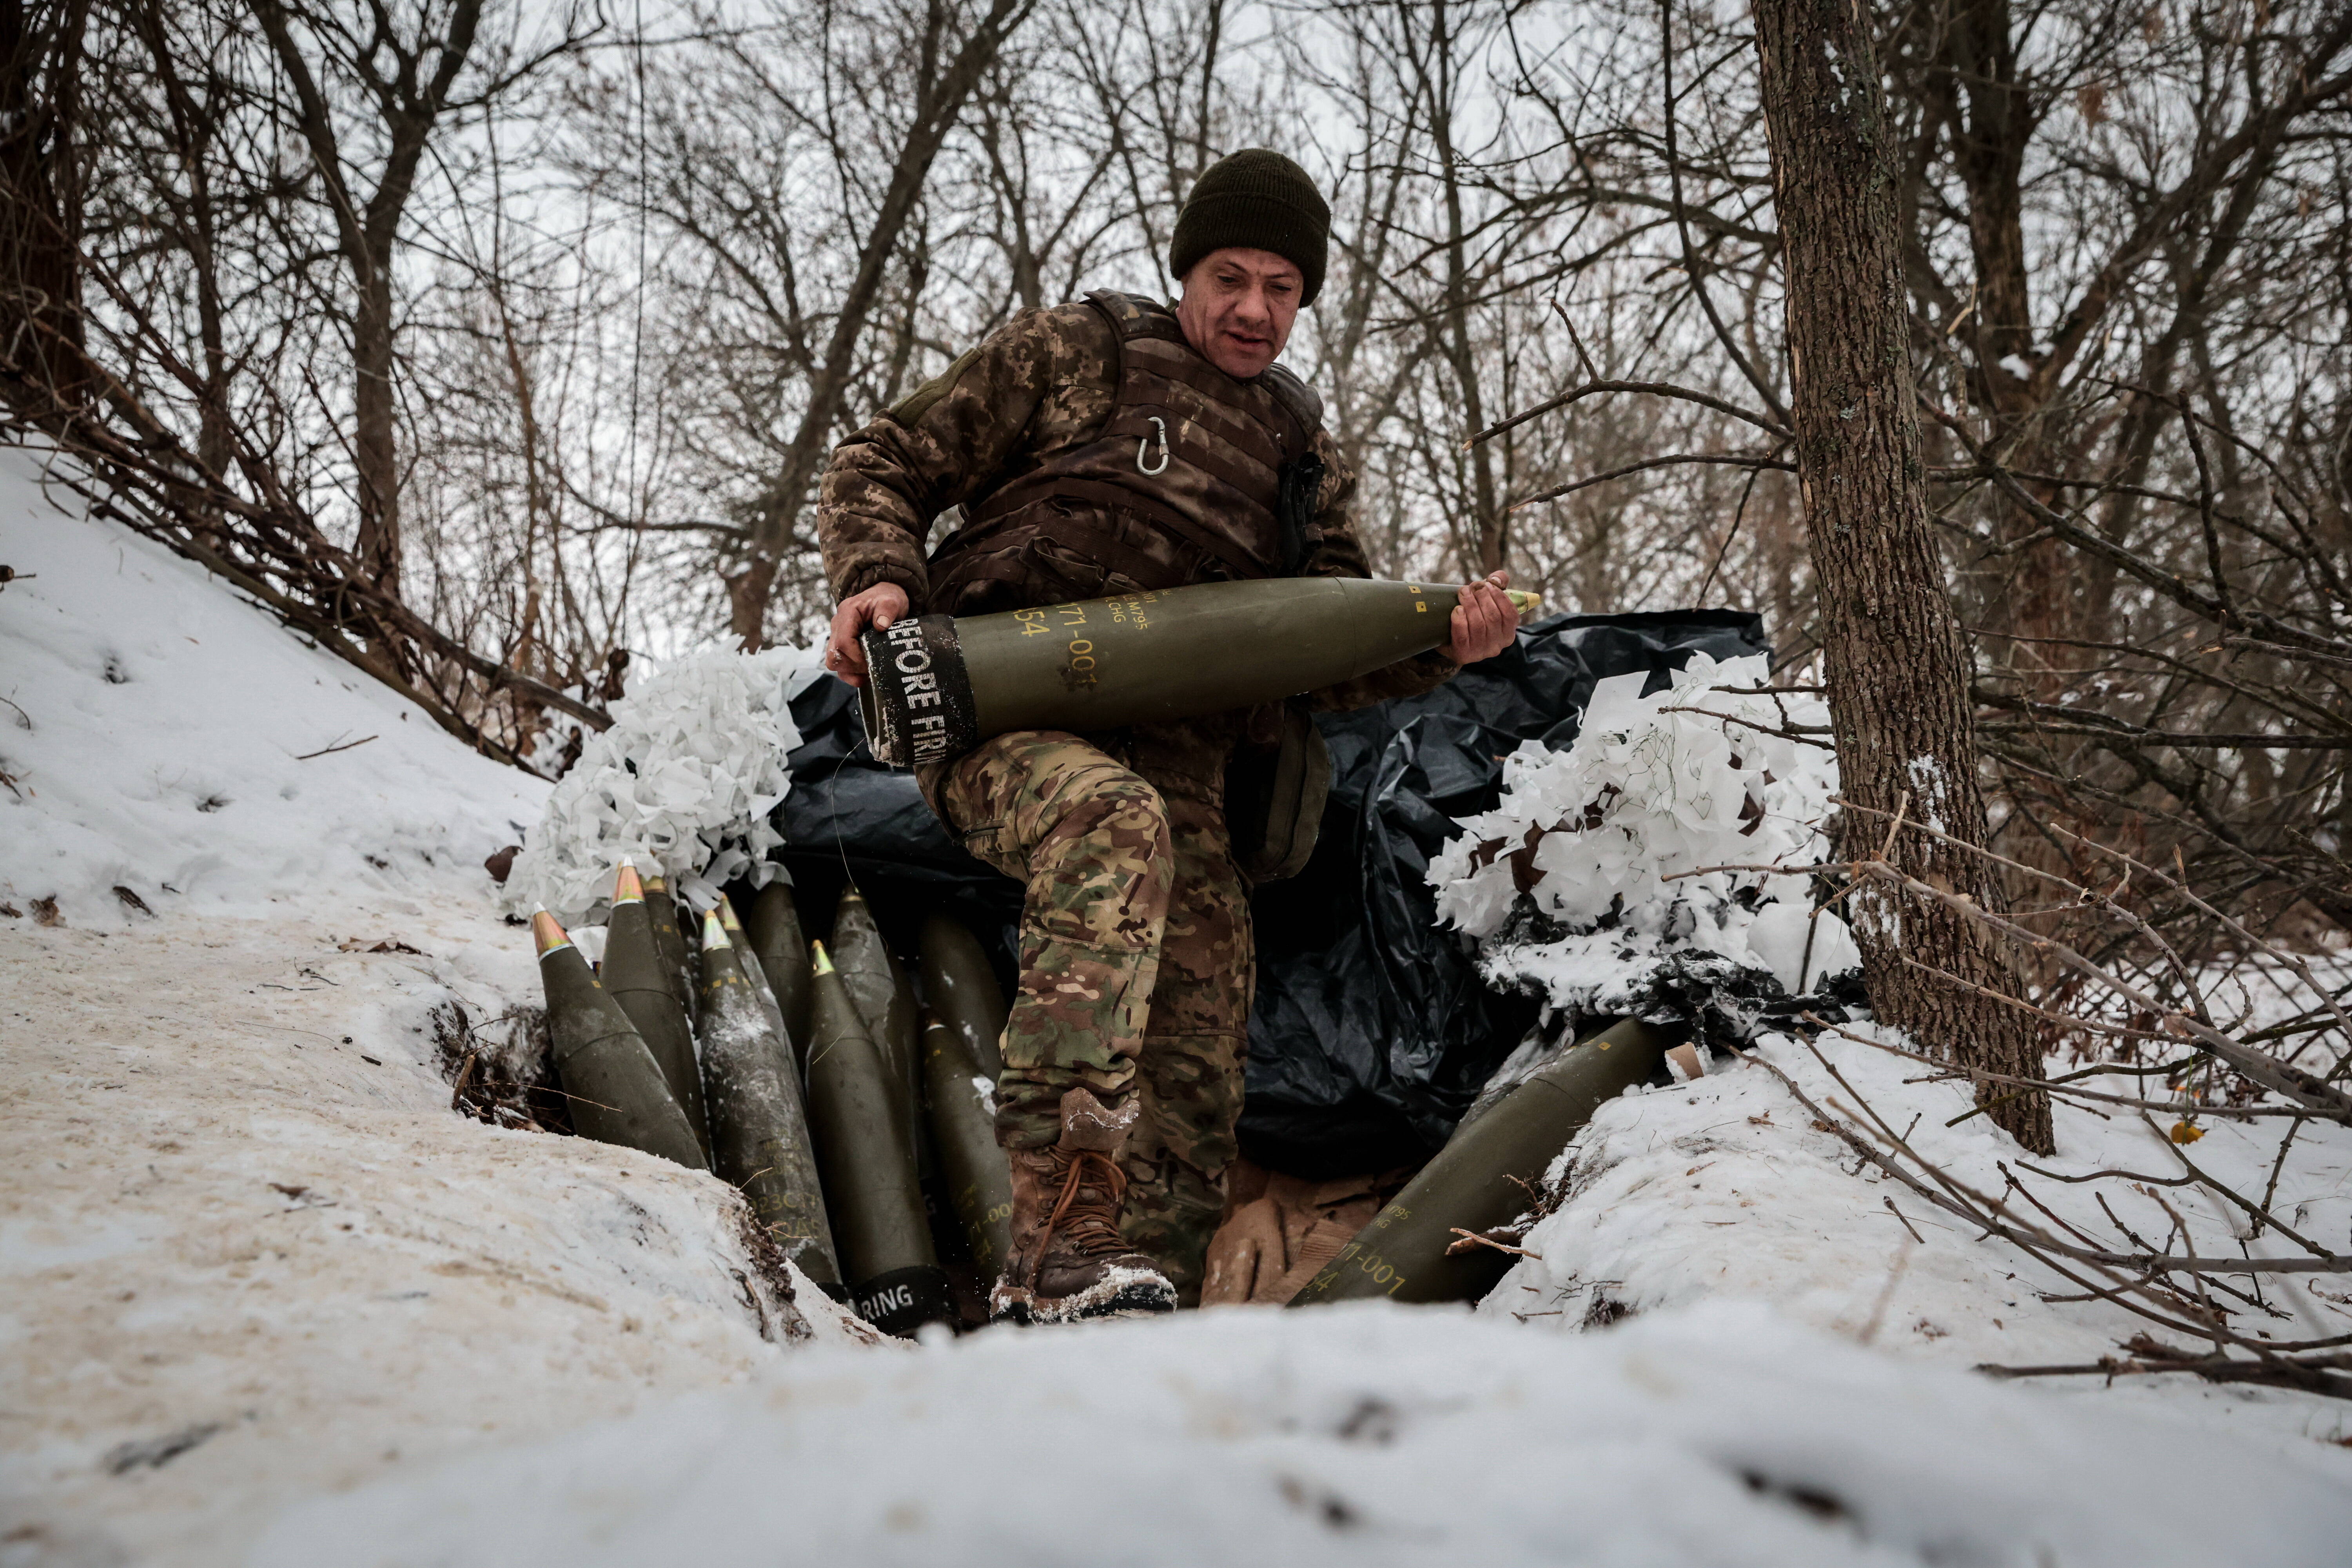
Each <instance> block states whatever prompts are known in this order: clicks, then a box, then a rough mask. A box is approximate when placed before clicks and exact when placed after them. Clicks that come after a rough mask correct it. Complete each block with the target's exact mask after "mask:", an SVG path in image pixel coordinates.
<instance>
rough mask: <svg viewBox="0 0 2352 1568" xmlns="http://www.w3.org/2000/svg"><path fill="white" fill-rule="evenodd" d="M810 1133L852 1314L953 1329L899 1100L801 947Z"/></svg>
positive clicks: (817, 950) (870, 1047) (822, 961)
mask: <svg viewBox="0 0 2352 1568" xmlns="http://www.w3.org/2000/svg"><path fill="white" fill-rule="evenodd" d="M809 959H810V962H809V969H810V978H811V980H812V982H813V990H814V995H813V997H812V1002H811V1008H810V1012H811V1017H812V1020H813V1021H812V1023H811V1025H810V1027H809V1061H808V1110H809V1128H810V1131H812V1132H813V1133H814V1136H815V1142H816V1159H817V1171H818V1173H819V1174H820V1175H821V1176H822V1177H823V1178H824V1197H825V1208H826V1212H827V1213H828V1214H829V1215H831V1217H832V1221H833V1239H834V1246H835V1255H836V1256H837V1257H838V1258H840V1261H841V1275H842V1278H843V1279H845V1281H847V1282H848V1289H849V1300H850V1304H851V1306H852V1307H854V1308H855V1309H856V1311H857V1314H858V1316H860V1317H862V1318H864V1319H865V1320H866V1321H867V1322H870V1323H872V1324H874V1325H875V1326H876V1327H877V1328H879V1329H882V1330H884V1331H887V1332H890V1333H894V1334H907V1333H912V1332H913V1331H915V1329H916V1328H917V1327H919V1325H921V1324H923V1323H927V1322H934V1321H937V1322H946V1321H952V1319H953V1317H954V1309H953V1308H952V1307H951V1306H950V1302H949V1297H948V1277H947V1271H946V1270H944V1269H942V1268H940V1262H939V1254H938V1253H937V1252H936V1251H935V1250H934V1249H933V1248H932V1247H931V1229H930V1224H929V1220H928V1219H927V1218H926V1217H925V1216H924V1213H923V1196H922V1193H921V1191H920V1190H919V1188H918V1187H917V1186H916V1184H915V1160H914V1151H913V1149H912V1148H910V1147H909V1146H908V1135H907V1121H906V1119H905V1118H904V1117H903V1116H901V1115H900V1114H899V1110H898V1107H899V1106H900V1105H901V1104H903V1097H902V1096H901V1095H899V1094H898V1092H897V1089H898V1080H897V1079H895V1078H893V1077H892V1076H891V1071H890V1065H889V1063H888V1061H887V1058H885V1057H884V1055H883V1053H882V1049H881V1047H879V1046H877V1045H876V1044H875V1043H874V1040H873V1037H871V1036H869V1035H868V1034H867V1033H866V1026H865V1024H864V1023H863V1022H862V1021H861V1020H860V1019H859V1017H858V1016H857V1006H856V1004H855V1003H853V1002H852V1001H851V1000H850V999H849V992H848V990H847V989H846V988H845V986H844V985H843V984H842V977H841V975H840V974H839V973H835V969H834V967H833V961H832V960H831V959H829V958H828V957H826V956H825V951H824V943H823V942H814V943H812V944H811V946H810V953H809Z"/></svg>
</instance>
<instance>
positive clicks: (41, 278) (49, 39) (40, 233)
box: [0, 0, 89, 413]
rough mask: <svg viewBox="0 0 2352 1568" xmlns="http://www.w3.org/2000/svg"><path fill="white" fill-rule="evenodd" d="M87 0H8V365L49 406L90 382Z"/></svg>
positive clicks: (0, 360) (0, 346) (1, 276)
mask: <svg viewBox="0 0 2352 1568" xmlns="http://www.w3.org/2000/svg"><path fill="white" fill-rule="evenodd" d="M88 20H89V4H88V0H47V3H46V4H32V5H27V4H26V0H0V366H5V370H6V372H7V373H8V374H10V375H11V376H12V377H15V378H19V380H20V386H21V390H22V391H23V392H24V393H26V394H29V395H31V396H32V397H33V398H34V400H35V401H36V402H40V401H42V400H48V401H49V403H50V405H51V407H50V408H45V409H39V410H37V412H41V413H47V412H50V411H52V410H53V409H55V408H62V407H66V406H69V405H75V404H78V403H79V401H80V400H81V397H82V396H83V395H84V394H85V393H86V391H87V390H88V387H89V371H88V367H87V366H86V364H85V363H84V362H83V359H82V355H81V345H82V324H81V268H80V263H79V255H80V251H79V245H80V240H81V202H80V190H79V176H78V175H77V174H76V172H75V167H74V152H73V130H74V110H75V103H76V99H77V97H78V89H79V81H80V76H81V39H82V29H83V27H84V26H86V25H87V23H88Z"/></svg>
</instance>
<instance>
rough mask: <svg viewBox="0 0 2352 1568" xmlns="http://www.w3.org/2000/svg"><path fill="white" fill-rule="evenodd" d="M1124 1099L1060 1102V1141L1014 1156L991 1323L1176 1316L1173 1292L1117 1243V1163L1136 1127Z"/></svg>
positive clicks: (1120, 1188)
mask: <svg viewBox="0 0 2352 1568" xmlns="http://www.w3.org/2000/svg"><path fill="white" fill-rule="evenodd" d="M1135 1115H1136V1102H1135V1100H1134V1098H1133V1097H1132V1096H1130V1097H1129V1099H1128V1101H1127V1103H1126V1104H1124V1105H1122V1106H1120V1107H1119V1108H1118V1110H1112V1109H1110V1108H1109V1107H1108V1106H1106V1105H1105V1104H1103V1102H1102V1101H1101V1100H1097V1099H1096V1098H1095V1097H1094V1094H1093V1092H1092V1091H1091V1090H1088V1089H1070V1090H1068V1091H1066V1092H1065V1093H1064V1094H1063V1096H1062V1141H1061V1142H1058V1143H1056V1144H1055V1145H1054V1146H1053V1147H1052V1148H1050V1149H1037V1150H1013V1151H1011V1152H1010V1158H1011V1160H1012V1163H1013V1252H1012V1256H1011V1257H1010V1258H1007V1259H1006V1260H1005V1268H1004V1275H1003V1278H1002V1279H999V1280H997V1282H996V1289H995V1290H994V1292H993V1293H992V1294H991V1296H990V1297H989V1315H990V1316H991V1317H994V1318H1009V1319H1011V1320H1013V1321H1015V1322H1024V1323H1025V1322H1067V1321H1072V1320H1074V1319H1077V1318H1101V1317H1109V1316H1113V1315H1118V1314H1126V1313H1129V1312H1167V1311H1172V1310H1175V1306H1176V1288H1175V1287H1174V1286H1173V1285H1171V1284H1170V1283H1169V1282H1168V1277H1167V1276H1166V1275H1165V1274H1162V1273H1161V1272H1160V1268H1159V1266H1158V1265H1157V1264H1155V1263H1153V1262H1152V1261H1151V1259H1150V1258H1146V1257H1145V1256H1144V1255H1143V1254H1141V1253H1139V1252H1137V1251H1135V1250H1134V1249H1133V1248H1132V1247H1129V1246H1128V1244H1127V1243H1126V1242H1125V1241H1124V1240H1122V1239H1120V1237H1119V1234H1118V1215H1119V1207H1120V1205H1122V1204H1123V1203H1124V1202H1125V1201H1126V1198H1127V1173H1126V1172H1124V1171H1122V1170H1120V1169H1119V1168H1118V1156H1119V1152H1120V1151H1121V1150H1122V1149H1124V1148H1125V1147H1126V1145H1127V1131H1128V1129H1129V1128H1130V1127H1132V1126H1133V1125H1135Z"/></svg>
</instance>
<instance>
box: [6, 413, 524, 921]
mask: <svg viewBox="0 0 2352 1568" xmlns="http://www.w3.org/2000/svg"><path fill="white" fill-rule="evenodd" d="M51 496H53V497H54V501H53V500H51V499H50V498H51ZM0 563H6V564H7V565H9V566H11V567H14V568H15V569H16V572H17V574H18V577H17V580H16V581H15V582H13V583H11V584H8V585H7V587H6V588H5V589H0V698H5V702H0V773H5V774H7V775H8V777H9V779H10V780H11V781H12V782H11V783H10V784H8V785H7V786H5V787H0V900H5V901H6V902H7V903H8V904H10V905H12V906H14V907H15V908H16V909H18V910H26V907H27V906H28V905H29V904H30V902H31V901H32V900H37V899H52V898H53V899H55V900H57V903H58V910H59V912H60V913H61V914H62V915H63V917H64V918H65V920H66V921H68V922H69V923H71V924H74V925H77V926H86V925H99V926H103V927H109V928H118V929H119V928H120V927H121V926H122V925H124V924H125V923H126V922H128V921H131V920H133V919H136V918H138V917H137V916H136V915H135V914H134V913H133V912H132V911H131V910H129V909H128V908H127V907H126V906H125V905H124V904H123V903H122V902H121V900H120V899H119V897H118V896H117V895H116V894H115V893H114V891H113V889H115V888H117V887H121V888H127V889H130V890H131V892H133V893H134V894H136V895H137V896H138V897H139V899H140V900H142V902H144V903H145V904H147V905H148V906H149V907H150V908H151V909H152V910H155V911H156V912H157V913H158V914H164V913H169V912H172V911H173V910H182V909H187V910H203V911H205V912H207V913H215V914H218V913H231V912H233V913H237V914H266V913H268V912H271V911H272V910H273V908H274V909H281V910H282V909H285V908H288V907H289V906H291V905H293V904H295V903H297V902H299V903H302V904H304V905H306V906H308V907H310V908H324V907H327V906H330V905H331V904H332V903H335V902H337V901H343V900H358V899H370V898H387V897H389V898H394V899H409V900H414V899H415V897H416V896H417V895H418V894H419V893H420V892H422V891H423V890H425V889H428V888H437V887H447V886H455V885H465V886H468V887H470V886H473V885H475V884H477V883H478V882H479V881H480V877H479V875H478V873H479V868H480V866H481V862H482V858H483V857H484V856H486V855H488V853H489V852H490V851H491V850H493V849H496V848H497V847H499V846H500V845H502V844H511V843H513V842H515V840H516V838H517V837H519V833H520V827H521V826H523V825H526V824H529V823H530V822H532V821H535V820H536V819H537V818H538V816H539V812H540V805H541V802H542V801H543V800H544V799H545V798H546V793H547V785H546V784H542V783H541V782H540V781H538V780H536V779H533V778H530V776H528V775H527V774H524V773H519V772H517V771H516V770H514V769H512V768H507V767H501V766H499V764H497V763H492V762H490V761H488V759H486V758H482V757H478V756H476V755H474V754H473V753H471V752H468V751H467V750H466V749H465V748H464V747H463V746H461V745H458V744H457V743H456V742H453V741H452V740H451V738H450V736H449V735H448V734H447V733H446V731H443V730H442V729H441V728H440V726H438V725H436V723H434V722H433V721H432V720H431V719H429V718H427V717H426V716H425V713H424V712H423V711H422V710H419V709H418V708H417V707H416V706H415V704H414V703H411V702H408V701H406V700H403V699H402V698H400V697H399V696H398V695H396V694H395V693H394V692H393V691H392V690H390V689H388V688H386V687H385V686H383V684H382V683H381V682H379V681H376V680H373V679H369V678H368V677H367V676H365V675H364V674H362V673H361V672H360V671H358V670H356V669H353V668H352V667H351V666H350V665H348V664H345V663H344V662H342V661H341V659H338V658H335V657H333V656H332V655H331V654H328V653H326V652H324V651H322V650H320V649H317V648H311V647H305V646H304V645H303V644H302V642H301V641H299V639H297V638H296V637H292V636H290V635H289V633H288V632H287V631H286V630H285V629H284V628H283V627H281V626H278V623H277V622H276V621H275V620H273V619H271V618H270V617H269V616H268V615H266V614H264V613H262V612H261V611H260V610H258V609H257V608H255V607H254V606H253V605H250V604H247V603H246V602H243V601H242V600H240V599H239V598H238V596H237V595H235V594H233V593H231V592H230V591H228V590H227V589H226V587H225V586H224V585H223V584H221V583H220V582H219V581H218V580H217V579H215V578H214V577H212V576H211V575H210V574H207V573H205V571H204V570H203V568H201V567H199V566H196V565H194V564H193V563H189V562H186V561H184V560H182V559H181V558H180V557H178V556H176V555H173V553H172V552H170V551H168V550H166V549H164V548H163V546H162V545H159V544H155V543H152V542H149V541H147V540H144V539H142V538H140V537H139V536H138V535H136V534H134V533H132V532H131V531H129V530H127V529H124V528H121V527H119V526H117V525H115V524H113V523H110V522H104V521H90V520H89V519H86V518H84V517H83V516H82V515H81V513H80V508H79V503H78V502H77V501H76V500H74V498H73V497H72V495H71V494H70V493H68V492H67V491H65V490H63V489H52V490H51V491H50V493H49V495H45V494H44V492H43V489H42V487H41V484H40V467H39V459H38V458H37V457H36V456H35V455H33V454H29V453H26V452H24V451H20V450H0ZM336 747H340V748H342V749H341V750H330V748H336ZM315 753H323V754H315ZM447 870H455V871H458V872H462V873H470V874H472V875H470V876H469V877H467V879H465V880H464V881H463V882H462V884H460V883H452V882H448V881H445V880H443V879H440V878H437V877H436V876H435V875H434V873H435V872H436V871H447Z"/></svg>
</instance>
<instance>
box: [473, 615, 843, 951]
mask: <svg viewBox="0 0 2352 1568" xmlns="http://www.w3.org/2000/svg"><path fill="white" fill-rule="evenodd" d="M823 673H824V670H823V668H822V667H821V666H820V665H819V664H818V663H817V659H816V656H815V655H814V654H813V653H812V652H810V651H809V650H807V649H805V648H797V647H775V648H770V649H768V650H767V651H766V652H764V653H754V654H745V653H737V652H734V651H732V650H729V649H714V650H712V651H710V652H708V653H698V654H693V655H690V656H688V657H687V658H681V659H678V660H677V661H676V662H674V663H671V664H668V665H666V666H664V667H662V668H660V669H658V670H657V671H656V672H655V673H654V674H653V675H651V676H649V677H647V678H646V679H643V680H640V681H638V682H637V683H636V684H635V685H634V686H633V687H632V688H631V689H630V690H629V693H628V695H627V696H625V697H624V698H622V699H621V700H619V701H617V702H615V703H614V704H613V727H612V728H611V729H609V730H607V731H604V733H603V734H601V735H598V736H595V737H594V738H593V739H592V740H590V741H589V742H588V744H587V747H586V749H585V750H584V751H583V752H581V755H580V761H579V762H578V763H575V764H574V765H573V767H572V771H571V772H570V773H566V774H564V775H563V778H562V781H561V782H560V783H558V784H556V786H555V790H554V793H553V794H551V795H550V796H549V797H548V802H547V812H546V815H545V816H543V817H542V818H541V821H540V825H539V826H538V827H537V828H536V829H535V830H533V831H532V833H531V834H530V837H529V840H528V841H527V842H526V843H525V845H524V846H523V851H522V853H521V854H520V855H518V856H516V857H515V863H514V869H513V870H512V872H510V873H509V876H508V878H507V886H506V905H507V908H508V909H509V910H528V909H530V907H531V906H532V905H533V904H545V905H546V906H547V907H548V908H549V909H550V910H552V911H554V913H555V915H556V918H558V919H559V920H562V921H565V922H567V923H570V922H572V921H579V920H582V919H583V918H586V917H588V916H590V915H591V914H593V912H594V911H595V910H598V909H600V908H601V907H602V906H603V905H604V900H606V899H607V898H608V897H609V896H610V894H611V891H612V884H613V874H614V871H615V870H617V869H618V868H619V867H620V864H621V859H622V858H623V857H624V856H629V857H634V858H635V860H636V863H637V867H638V868H639V869H640V870H643V871H647V872H650V871H651V870H652V869H654V868H659V869H660V870H661V872H662V873H663V874H664V875H665V876H667V877H668V878H669V879H670V882H671V885H672V886H673V887H674V888H676V889H679V890H681V891H683V892H684V893H685V895H686V896H687V898H688V900H691V901H692V902H693V903H694V905H695V906H696V907H697V908H698V909H702V908H708V907H709V905H710V904H712V903H714V902H716V901H717V899H718V889H719V886H720V885H721V884H724V883H726V882H730V881H732V880H734V879H737V878H739V877H743V876H749V877H751V879H752V880H754V881H756V882H761V883H764V882H767V881H769V880H771V879H772V878H773V877H775V876H776V875H777V874H778V873H777V871H776V868H773V867H772V866H771V865H770V864H769V863H768V859H767V854H768V851H769V850H770V849H772V848H774V847H776V846H777V845H779V844H782V842H783V836H782V835H781V834H779V833H778V832H777V831H776V830H775V829H774V828H773V827H772V826H770V825H769V822H768V814H769V813H770V812H772V811H773V810H774V809H775V807H776V805H777V803H778V802H780V801H782V799H783V798H784V795H785V793H786V792H787V791H788V790H789V789H790V788H791V787H792V781H791V778H790V777H789V775H788V774H787V773H785V770H784V757H785V753H787V752H790V751H791V750H792V749H793V747H794V746H797V745H799V744H800V739H801V736H800V729H799V727H798V726H797V725H795V724H794V723H793V715H792V710H791V709H790V708H788V707H787V706H786V704H787V703H788V702H790V701H791V700H792V699H793V697H795V696H797V695H798V694H799V693H800V692H801V691H803V689H806V688H807V686H808V685H809V684H810V682H812V681H814V680H815V679H817V678H818V677H819V676H820V675H822V674H823Z"/></svg>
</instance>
